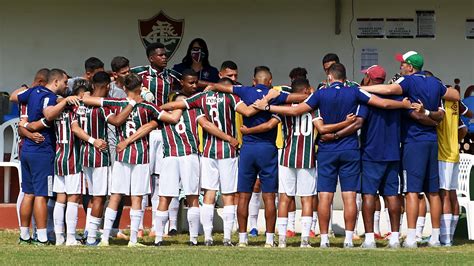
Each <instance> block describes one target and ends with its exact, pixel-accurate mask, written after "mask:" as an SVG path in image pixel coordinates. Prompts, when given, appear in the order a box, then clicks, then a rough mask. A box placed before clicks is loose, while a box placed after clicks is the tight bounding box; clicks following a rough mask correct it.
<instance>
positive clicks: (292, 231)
mask: <svg viewBox="0 0 474 266" xmlns="http://www.w3.org/2000/svg"><path fill="white" fill-rule="evenodd" d="M295 235H296V201H295V198H294V197H291V198H290V202H289V204H288V228H287V230H286V236H287V237H294V236H295Z"/></svg>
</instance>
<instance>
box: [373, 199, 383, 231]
mask: <svg viewBox="0 0 474 266" xmlns="http://www.w3.org/2000/svg"><path fill="white" fill-rule="evenodd" d="M381 205H382V204H381V203H380V196H379V194H378V193H377V195H375V212H374V236H375V239H377V240H381V239H383V238H382V233H381V232H380V213H381V209H382V206H381Z"/></svg>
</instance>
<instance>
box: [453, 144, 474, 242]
mask: <svg viewBox="0 0 474 266" xmlns="http://www.w3.org/2000/svg"><path fill="white" fill-rule="evenodd" d="M473 165H474V155H471V154H467V153H461V154H460V158H459V177H458V189H457V191H456V193H457V195H458V202H459V206H460V207H464V209H466V218H467V232H468V238H469V240H474V225H473V224H472V223H473V222H474V214H473V212H474V201H471V194H470V193H471V192H470V184H469V183H470V176H471V169H472V166H473Z"/></svg>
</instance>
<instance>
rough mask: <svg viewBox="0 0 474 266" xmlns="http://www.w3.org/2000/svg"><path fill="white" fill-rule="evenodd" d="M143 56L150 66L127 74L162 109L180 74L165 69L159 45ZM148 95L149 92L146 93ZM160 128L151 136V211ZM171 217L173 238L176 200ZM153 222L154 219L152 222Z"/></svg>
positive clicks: (155, 203) (154, 199) (155, 191)
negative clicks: (136, 78) (132, 75)
mask: <svg viewBox="0 0 474 266" xmlns="http://www.w3.org/2000/svg"><path fill="white" fill-rule="evenodd" d="M146 56H147V58H148V62H149V63H150V64H149V65H146V66H137V67H133V68H132V69H131V70H130V71H131V72H132V73H136V74H138V75H140V76H141V77H142V80H143V83H142V86H143V87H144V88H146V89H145V90H143V89H142V93H143V94H142V95H143V96H145V98H144V99H145V100H146V101H148V102H151V103H153V104H155V105H156V106H161V105H163V104H165V103H167V102H168V101H169V95H170V93H171V91H172V90H173V89H175V88H176V87H177V86H179V80H180V77H181V74H180V73H178V72H176V71H175V70H173V69H168V68H166V67H167V65H168V56H167V52H166V49H165V46H164V45H163V44H162V43H159V42H156V43H151V44H149V45H148V46H147V48H146ZM147 92H150V93H147ZM161 130H162V125H161V123H160V124H159V125H158V128H157V129H156V130H154V131H152V132H151V133H150V139H149V145H150V149H149V150H150V172H151V175H152V177H151V180H152V197H151V204H152V209H153V211H155V212H156V210H157V208H158V199H159V196H158V188H157V184H158V178H159V176H160V172H161V165H162V160H163V137H162V133H161ZM170 205H171V207H170V215H169V233H168V234H169V235H175V234H176V233H177V232H178V231H177V227H178V209H179V201H178V198H177V197H176V198H174V199H173V200H172V201H171V204H170ZM153 220H155V219H153Z"/></svg>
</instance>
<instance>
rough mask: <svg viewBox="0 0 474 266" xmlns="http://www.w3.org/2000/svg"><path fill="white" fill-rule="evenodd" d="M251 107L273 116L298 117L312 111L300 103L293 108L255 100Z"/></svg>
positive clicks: (309, 107) (306, 105)
mask: <svg viewBox="0 0 474 266" xmlns="http://www.w3.org/2000/svg"><path fill="white" fill-rule="evenodd" d="M252 106H253V107H255V108H257V109H259V110H262V111H269V112H272V113H275V114H281V115H288V116H298V115H302V114H304V113H307V112H309V111H311V110H312V108H311V106H309V105H308V104H306V103H300V104H298V105H294V106H278V105H268V104H267V103H266V102H264V101H262V100H256V101H255V103H253V105H252Z"/></svg>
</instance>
